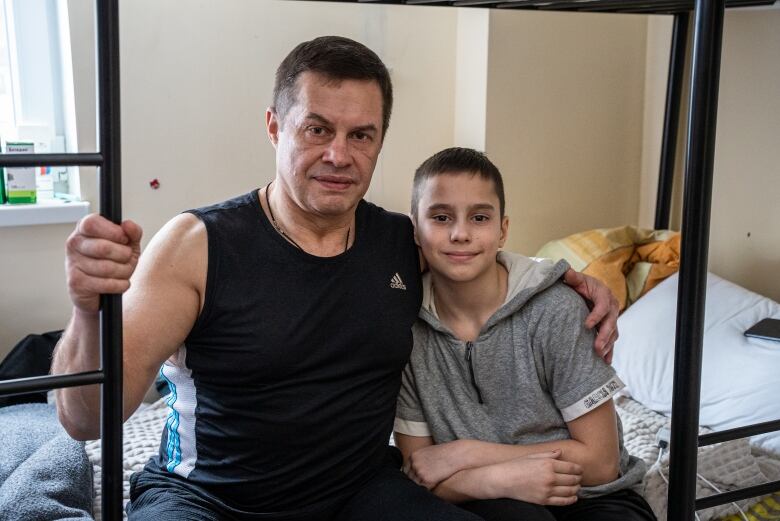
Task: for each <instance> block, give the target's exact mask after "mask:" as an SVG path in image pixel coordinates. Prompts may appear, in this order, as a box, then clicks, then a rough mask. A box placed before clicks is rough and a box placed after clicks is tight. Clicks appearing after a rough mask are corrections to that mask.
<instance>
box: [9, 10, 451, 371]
mask: <svg viewBox="0 0 780 521" xmlns="http://www.w3.org/2000/svg"><path fill="white" fill-rule="evenodd" d="M91 3H92V2H85V1H84V0H71V1H70V9H71V11H70V17H71V26H72V27H71V34H72V37H73V39H74V41H73V49H74V53H75V54H76V56H74V82H75V84H76V85H75V91H76V96H77V99H76V103H77V110H78V117H79V119H78V134H79V140H80V143H79V144H80V148H81V150H82V151H89V150H94V134H95V124H94V121H95V116H94V66H93V60H94V47H93V43H92V34H91V31H92V20H93V14H92V11H91ZM185 5H186V8H184V7H183V6H185ZM120 23H121V27H120V37H121V67H122V70H121V81H122V84H121V91H122V147H123V149H122V153H123V154H122V159H123V165H122V168H123V173H122V174H123V178H122V190H123V215H124V216H125V218H131V219H134V220H136V221H137V222H139V223H140V224H141V225H142V226H143V227H144V230H145V242H146V241H148V239H149V238H150V237H151V236H152V235H153V234H154V233H155V232H156V231H157V230H158V229H159V228H160V227H161V226H162V224H163V223H164V222H165V221H167V220H168V219H169V218H171V217H172V216H173V215H175V214H177V213H178V212H181V211H182V210H185V209H187V208H192V207H196V206H199V205H204V204H207V203H210V202H216V201H219V200H221V199H224V198H227V197H230V196H233V195H237V194H240V193H245V192H247V191H249V190H251V189H253V188H255V187H258V186H262V185H263V184H264V183H267V182H268V181H269V180H270V179H271V178H272V177H273V174H274V172H273V168H274V156H273V148H272V147H271V146H270V144H268V141H267V138H266V135H265V130H264V112H265V108H266V106H267V105H268V104H269V102H270V97H271V90H272V82H273V73H274V71H275V69H276V66H277V65H278V63H279V61H280V60H281V59H282V58H283V57H284V55H285V54H286V53H287V52H289V50H290V49H292V47H293V46H294V45H296V44H297V43H299V42H300V41H303V40H305V39H310V38H313V37H315V36H320V35H322V34H340V35H344V36H348V37H351V38H354V39H357V40H359V41H362V42H364V43H366V44H367V45H369V46H370V47H372V48H373V49H374V50H375V51H377V52H378V53H379V54H380V56H381V57H382V58H383V59H384V60H385V62H386V63H387V64H388V66H389V67H390V68H391V74H392V76H393V81H394V85H395V97H396V101H395V109H394V114H393V119H392V124H391V127H390V132H389V134H388V137H387V140H386V142H385V146H384V152H383V153H382V156H381V158H380V162H379V165H378V168H377V171H376V173H375V176H374V181H373V183H372V188H371V190H370V192H369V195H368V197H369V198H370V199H372V200H375V201H377V202H378V203H379V204H382V205H384V206H386V207H388V208H391V209H395V210H398V211H404V212H405V211H407V208H408V205H409V203H408V198H409V189H410V186H411V177H412V173H413V171H414V168H415V167H416V166H417V165H418V164H419V163H420V162H421V161H422V159H424V158H425V157H427V156H428V155H430V154H432V153H433V152H435V151H437V150H439V149H441V148H444V147H446V146H450V144H451V143H452V135H453V111H452V106H453V103H454V90H453V88H452V84H453V81H454V74H455V55H454V53H453V52H452V44H453V42H454V40H455V33H456V23H457V15H456V11H455V10H453V9H444V10H441V9H436V8H425V7H423V8H415V9H408V8H404V7H399V6H375V5H357V4H355V5H346V4H331V3H320V2H284V1H278V2H277V1H271V0H225V1H218V0H203V1H197V2H184V3H183V2H182V1H181V0H133V1H130V2H121V12H120ZM81 178H82V179H81V180H82V187H83V195H84V196H85V197H86V198H87V199H89V200H91V201H92V202H93V208H96V200H97V199H96V194H97V184H96V180H95V176H94V173H91V172H87V171H83V172H82V176H81ZM153 178H158V179H159V180H160V183H161V187H160V189H159V190H152V189H151V188H150V187H149V184H148V183H149V181H150V180H151V179H153ZM71 228H72V227H71V226H68V225H58V226H34V227H32V226H27V227H18V228H0V271H2V272H3V273H4V274H6V277H5V279H4V280H3V283H2V285H0V288H2V290H0V291H1V292H2V298H1V299H0V357H2V355H3V354H4V353H5V352H6V351H7V350H8V349H9V348H10V347H12V346H13V344H14V343H15V342H16V341H17V340H18V339H19V338H21V337H22V336H24V335H25V334H27V333H29V332H42V331H46V330H51V329H59V328H62V327H64V326H65V324H66V322H67V319H68V317H69V315H70V307H69V301H68V298H67V292H66V290H65V282H64V269H63V264H64V253H63V251H64V248H63V244H64V242H65V239H66V238H67V236H68V234H69V233H70V230H71ZM10 273H13V274H14V275H13V276H10Z"/></svg>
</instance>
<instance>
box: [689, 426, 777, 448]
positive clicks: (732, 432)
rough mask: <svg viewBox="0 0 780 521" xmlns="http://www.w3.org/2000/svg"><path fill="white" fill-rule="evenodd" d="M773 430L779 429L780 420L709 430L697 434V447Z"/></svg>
mask: <svg viewBox="0 0 780 521" xmlns="http://www.w3.org/2000/svg"><path fill="white" fill-rule="evenodd" d="M775 431H780V420H774V421H768V422H763V423H754V424H753V425H746V426H744V427H737V428H735V429H728V430H725V431H719V432H710V433H707V434H702V435H700V436H699V447H706V446H707V445H714V444H716V443H722V442H724V441H731V440H738V439H739V438H746V437H748V436H755V435H757V434H766V433H767V432H775Z"/></svg>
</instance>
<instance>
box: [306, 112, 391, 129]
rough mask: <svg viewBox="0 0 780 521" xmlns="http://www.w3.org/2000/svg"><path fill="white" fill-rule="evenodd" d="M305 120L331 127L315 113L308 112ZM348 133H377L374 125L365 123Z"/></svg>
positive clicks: (324, 118) (329, 122)
mask: <svg viewBox="0 0 780 521" xmlns="http://www.w3.org/2000/svg"><path fill="white" fill-rule="evenodd" d="M305 119H308V120H314V121H316V122H318V123H320V124H322V125H326V126H329V127H332V126H333V123H332V122H331V121H330V120H329V119H328V118H326V117H325V116H322V115H321V114H317V113H316V112H309V113H308V114H306V118H305ZM350 132H374V133H376V132H377V126H376V125H374V124H373V123H367V124H365V125H360V126H358V127H355V128H353V129H351V130H350Z"/></svg>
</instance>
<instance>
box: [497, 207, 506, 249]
mask: <svg viewBox="0 0 780 521" xmlns="http://www.w3.org/2000/svg"><path fill="white" fill-rule="evenodd" d="M507 237H509V216H508V215H505V216H504V218H503V219H501V235H500V237H499V239H498V247H499V248H503V247H504V243H505V242H506V239H507Z"/></svg>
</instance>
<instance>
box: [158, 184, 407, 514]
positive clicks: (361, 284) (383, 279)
mask: <svg viewBox="0 0 780 521" xmlns="http://www.w3.org/2000/svg"><path fill="white" fill-rule="evenodd" d="M191 213H193V214H194V215H196V216H197V217H199V218H200V219H201V220H202V221H203V222H204V223H205V225H206V230H207V234H208V275H207V282H206V296H205V303H204V306H203V310H202V312H201V314H200V316H199V317H198V319H197V321H196V323H195V326H194V327H193V329H192V331H191V332H190V334H189V336H188V337H187V339H186V341H185V344H184V346H182V347H181V348H180V349H179V351H178V353H177V354H176V355H175V356H174V357H172V358H171V359H170V360H168V361H166V363H165V364H164V366H163V367H162V369H161V371H160V372H161V376H162V377H163V378H164V379H165V380H166V381H167V383H168V385H169V387H170V389H171V393H170V395H169V398H168V404H169V407H170V411H169V416H168V420H167V422H166V426H165V429H164V432H163V436H162V442H161V445H160V453H159V456H158V457H157V458H155V460H154V461H153V464H155V465H156V467H157V468H158V469H159V470H160V471H161V472H163V473H171V474H173V475H176V476H179V477H180V478H186V479H185V480H182V481H184V482H186V483H191V484H192V485H194V486H197V487H198V488H201V489H203V490H205V491H207V492H208V493H209V494H210V495H214V496H216V497H217V498H219V499H220V500H221V501H223V502H225V503H226V504H227V505H230V506H232V507H235V508H238V509H241V510H246V511H250V512H286V511H298V512H300V511H302V510H303V511H306V509H309V508H311V509H316V508H317V507H318V506H322V505H324V504H327V503H329V502H330V501H331V500H333V499H337V498H339V497H343V496H345V495H347V494H350V493H351V492H352V491H354V490H355V489H356V488H357V487H359V486H360V485H361V484H362V483H363V482H365V481H366V480H368V479H369V478H370V477H371V476H372V475H373V474H374V472H375V471H376V470H377V469H378V468H379V467H380V465H381V463H382V460H383V458H384V455H385V451H386V447H387V443H388V439H389V435H390V432H391V430H392V424H393V418H394V414H395V403H396V397H397V395H398V390H399V387H400V381H401V372H402V370H403V368H404V365H405V364H406V362H407V360H408V358H409V354H410V352H411V348H412V334H411V326H412V324H413V322H414V320H415V318H416V317H417V313H418V310H419V308H420V304H421V295H422V291H421V284H420V275H419V269H420V268H419V260H418V254H417V248H416V246H415V244H414V240H413V234H412V224H411V222H410V221H409V219H408V218H407V217H405V216H402V215H399V214H394V213H391V212H387V211H385V210H383V209H381V208H379V207H377V206H375V205H373V204H371V203H368V202H365V201H361V202H360V203H359V205H358V207H357V213H356V224H355V240H354V244H353V246H352V247H351V248H350V249H349V250H347V251H346V252H344V253H343V254H341V255H337V256H335V257H315V256H312V255H309V254H307V253H306V252H304V251H301V250H299V249H297V248H296V247H295V246H293V245H291V244H290V243H288V242H287V241H286V240H285V239H284V238H283V237H281V236H280V235H279V234H278V233H277V232H276V231H275V230H274V229H273V227H272V225H271V223H270V222H269V221H268V219H267V217H266V216H265V214H264V212H263V210H262V208H261V206H260V202H259V200H258V192H257V191H253V192H251V193H249V194H246V195H244V196H241V197H237V198H235V199H231V200H228V201H225V202H223V203H220V204H216V205H214V206H209V207H206V208H200V209H197V210H191ZM171 477H174V476H171Z"/></svg>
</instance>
